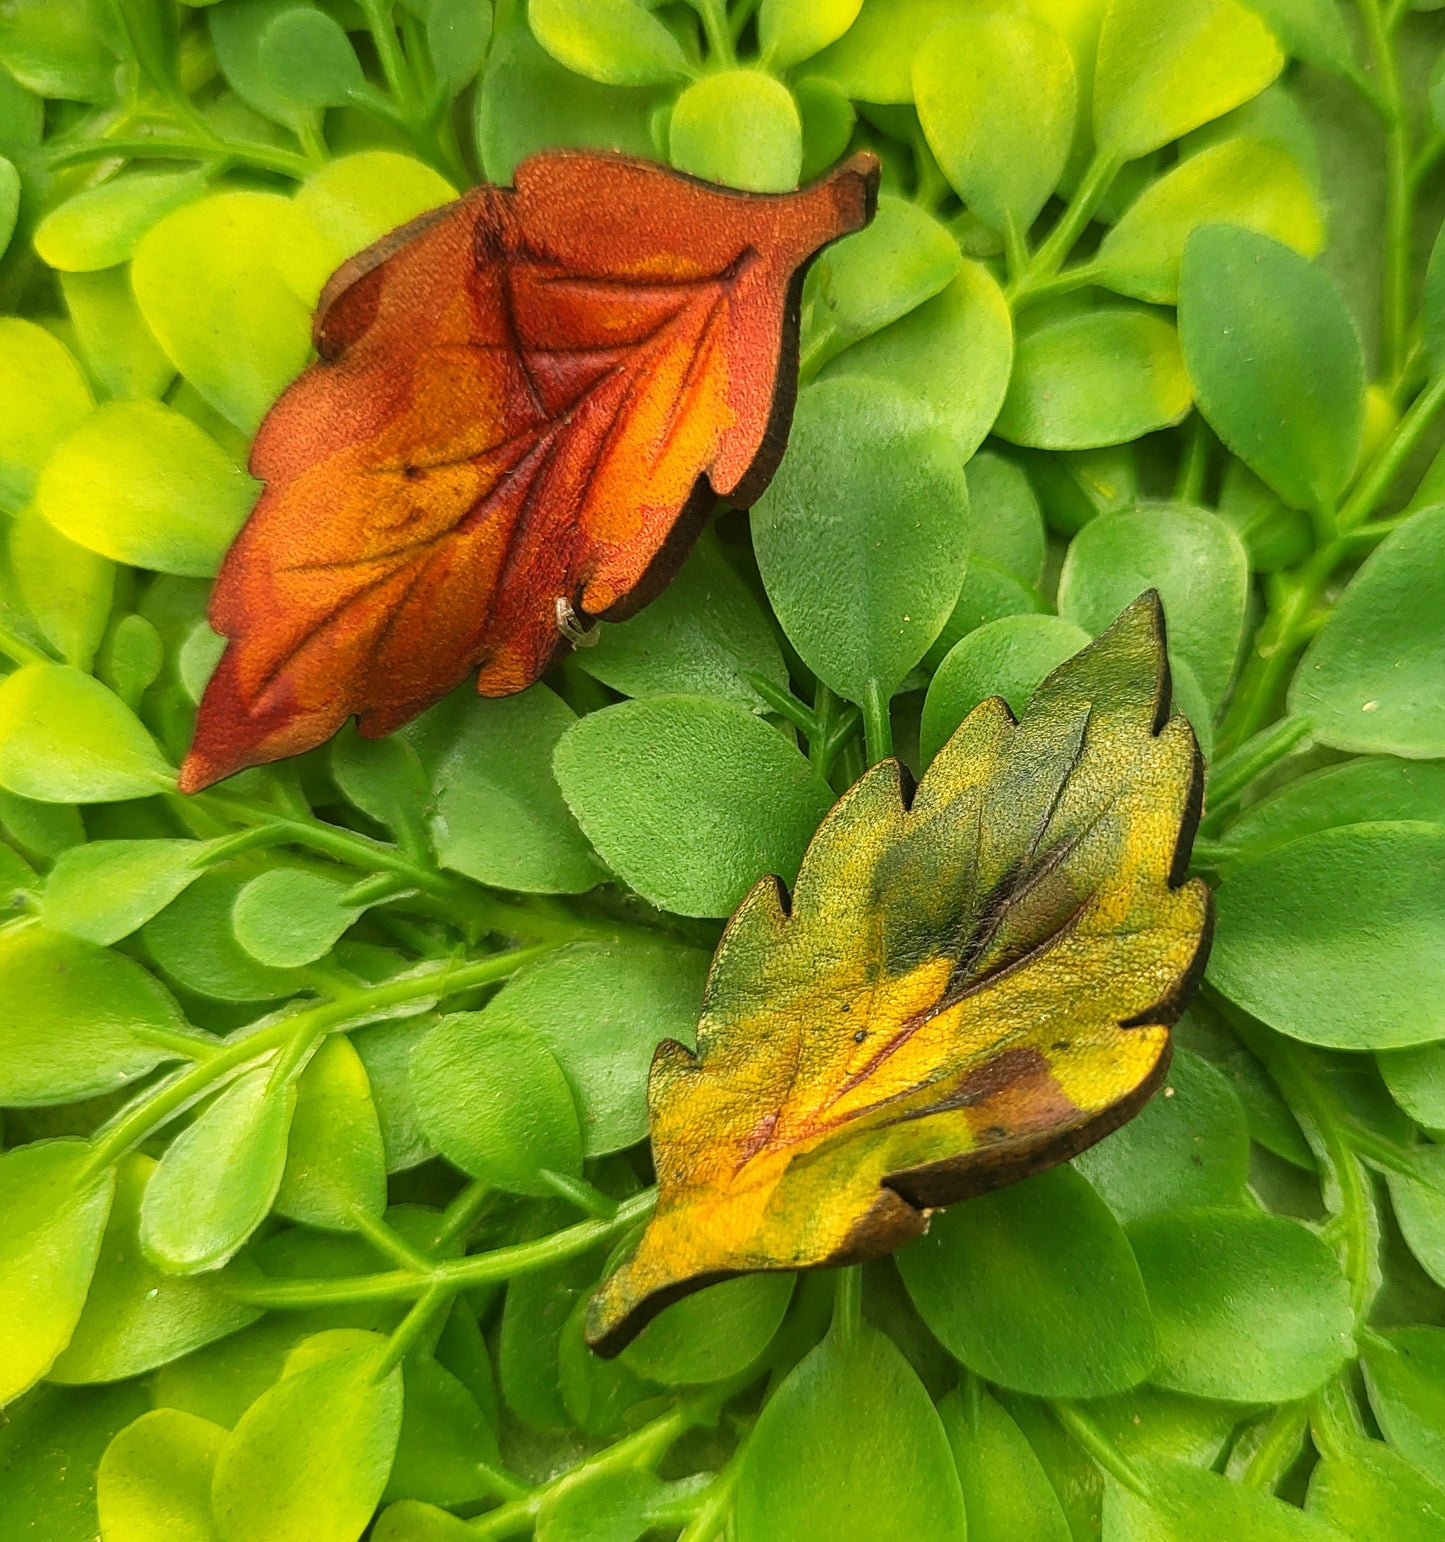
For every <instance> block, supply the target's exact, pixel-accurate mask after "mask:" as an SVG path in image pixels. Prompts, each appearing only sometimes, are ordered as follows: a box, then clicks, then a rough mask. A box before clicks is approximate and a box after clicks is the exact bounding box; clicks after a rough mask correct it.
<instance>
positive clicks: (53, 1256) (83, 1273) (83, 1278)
mask: <svg viewBox="0 0 1445 1542" xmlns="http://www.w3.org/2000/svg"><path fill="white" fill-rule="evenodd" d="M89 1159H90V1147H89V1145H87V1144H86V1143H85V1142H84V1141H72V1140H45V1141H37V1142H35V1143H34V1144H32V1145H28V1146H18V1147H16V1148H15V1149H14V1150H13V1151H7V1152H4V1153H3V1154H0V1215H4V1217H5V1225H4V1227H3V1228H0V1404H3V1403H9V1402H11V1401H12V1400H13V1399H15V1398H17V1397H19V1395H20V1394H21V1393H22V1392H24V1391H25V1389H26V1388H27V1387H29V1386H31V1385H32V1384H33V1383H35V1382H36V1381H38V1380H39V1379H40V1378H41V1377H42V1376H44V1375H45V1373H46V1372H47V1371H48V1370H49V1369H50V1367H51V1366H52V1365H53V1364H54V1363H55V1358H56V1356H57V1355H58V1354H59V1353H60V1352H61V1350H63V1349H64V1348H65V1346H66V1345H67V1344H68V1343H69V1342H70V1335H71V1334H72V1333H73V1332H74V1331H75V1325H76V1323H77V1322H78V1321H79V1320H80V1312H81V1308H82V1307H83V1306H84V1305H85V1295H86V1292H87V1291H88V1290H89V1288H90V1278H91V1275H92V1274H93V1273H94V1272H95V1261H96V1259H97V1257H98V1256H99V1254H100V1239H101V1236H102V1234H103V1232H104V1231H105V1221H106V1216H107V1215H108V1214H109V1212H110V1200H111V1194H112V1193H113V1191H114V1188H115V1178H114V1174H113V1173H112V1172H111V1171H110V1169H109V1168H104V1169H102V1170H101V1171H100V1172H98V1173H93V1174H92V1173H87V1171H86V1168H87V1165H88V1163H89Z"/></svg>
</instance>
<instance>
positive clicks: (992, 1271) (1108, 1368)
mask: <svg viewBox="0 0 1445 1542" xmlns="http://www.w3.org/2000/svg"><path fill="white" fill-rule="evenodd" d="M898 1267H899V1268H900V1269H901V1270H902V1272H903V1279H904V1282H905V1283H906V1284H907V1286H908V1291H909V1294H910V1295H911V1296H912V1297H913V1301H914V1304H915V1305H916V1306H917V1307H918V1310H919V1311H920V1312H921V1313H922V1314H923V1320H924V1321H925V1322H926V1323H927V1324H928V1326H929V1327H930V1328H931V1329H932V1330H933V1332H934V1334H935V1335H936V1336H937V1337H938V1338H939V1340H940V1341H941V1342H942V1343H943V1345H944V1347H945V1348H946V1349H947V1350H948V1351H949V1353H950V1354H952V1355H953V1356H954V1357H955V1358H957V1359H958V1360H960V1361H961V1362H962V1363H963V1364H964V1365H966V1366H967V1367H968V1368H969V1369H970V1370H972V1371H976V1372H977V1373H978V1374H979V1375H980V1376H982V1377H984V1378H985V1379H986V1380H988V1381H993V1382H998V1383H999V1384H1000V1385H1002V1386H1007V1387H1013V1388H1015V1389H1016V1390H1018V1391H1020V1392H1033V1393H1036V1394H1038V1395H1040V1396H1043V1397H1101V1396H1103V1395H1105V1394H1107V1393H1110V1392H1121V1391H1123V1390H1124V1389H1125V1388H1126V1387H1132V1386H1134V1385H1135V1384H1136V1383H1138V1382H1140V1381H1142V1380H1143V1379H1144V1378H1145V1376H1147V1375H1148V1374H1149V1370H1150V1367H1151V1366H1152V1365H1153V1363H1154V1330H1153V1328H1152V1326H1151V1324H1150V1320H1149V1302H1148V1299H1147V1298H1146V1296H1145V1294H1144V1285H1143V1282H1142V1281H1141V1279H1140V1277H1139V1270H1138V1268H1137V1266H1136V1265H1135V1263H1134V1257H1133V1254H1132V1253H1131V1252H1130V1250H1129V1244H1128V1242H1127V1241H1126V1240H1125V1237H1124V1233H1123V1231H1122V1230H1121V1229H1120V1227H1119V1223H1118V1222H1117V1221H1116V1220H1115V1219H1114V1218H1113V1216H1112V1215H1110V1213H1109V1210H1108V1207H1107V1206H1106V1205H1105V1204H1104V1202H1103V1200H1101V1199H1100V1198H1099V1197H1098V1196H1097V1195H1096V1194H1095V1193H1094V1191H1093V1190H1092V1189H1091V1188H1090V1187H1089V1185H1088V1184H1087V1183H1086V1182H1085V1181H1084V1179H1083V1178H1082V1177H1080V1175H1079V1174H1078V1173H1075V1172H1072V1171H1070V1170H1069V1169H1068V1168H1066V1167H1058V1168H1054V1169H1053V1170H1052V1171H1051V1172H1045V1173H1039V1174H1037V1175H1036V1176H1034V1177H1032V1178H1029V1179H1027V1180H1026V1181H1025V1182H1023V1183H1015V1184H1012V1185H1011V1186H1009V1187H1007V1188H1001V1189H995V1190H993V1191H992V1192H990V1193H987V1194H981V1195H979V1196H978V1197H977V1198H976V1199H972V1200H970V1201H969V1202H968V1203H967V1204H964V1205H956V1206H954V1207H953V1208H952V1209H949V1210H944V1211H940V1212H939V1213H938V1214H937V1215H935V1216H934V1217H933V1224H932V1226H931V1227H930V1229H929V1231H928V1234H927V1235H926V1236H924V1237H920V1238H919V1239H918V1241H917V1242H914V1243H910V1244H909V1246H908V1247H906V1248H904V1249H902V1250H901V1251H900V1252H899V1254H898Z"/></svg>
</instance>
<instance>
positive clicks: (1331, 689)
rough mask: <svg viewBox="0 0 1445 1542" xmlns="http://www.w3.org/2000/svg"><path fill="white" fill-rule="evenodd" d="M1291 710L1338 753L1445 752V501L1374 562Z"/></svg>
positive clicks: (1314, 649) (1327, 629)
mask: <svg viewBox="0 0 1445 1542" xmlns="http://www.w3.org/2000/svg"><path fill="white" fill-rule="evenodd" d="M1289 707H1290V711H1291V712H1293V713H1296V714H1298V715H1299V716H1301V717H1307V718H1309V720H1310V722H1311V724H1312V726H1313V729H1314V735H1315V737H1316V738H1317V739H1319V740H1321V741H1322V742H1323V743H1325V744H1329V745H1332V746H1333V747H1334V748H1336V749H1341V750H1356V751H1364V752H1366V753H1377V754H1378V753H1383V754H1387V755H1406V756H1409V757H1411V758H1417V757H1420V758H1424V757H1432V756H1442V755H1445V505H1436V506H1435V507H1433V508H1429V509H1422V510H1421V511H1420V512H1419V513H1418V514H1416V515H1414V516H1413V517H1412V518H1410V519H1409V520H1407V521H1406V522H1405V524H1403V525H1402V526H1401V527H1400V528H1399V529H1398V530H1396V531H1394V532H1393V533H1392V534H1391V535H1390V536H1389V537H1387V539H1386V540H1384V541H1383V542H1382V543H1381V544H1380V545H1379V546H1378V547H1377V548H1376V549H1375V551H1373V552H1372V553H1371V554H1370V556H1369V557H1368V558H1367V559H1366V561H1365V563H1364V565H1363V566H1362V567H1361V568H1360V570H1359V572H1358V573H1356V574H1355V576H1354V578H1353V579H1352V580H1351V581H1350V583H1349V585H1348V586H1347V588H1346V589H1345V592H1344V593H1343V594H1342V595H1341V596H1340V598H1339V601H1338V603H1337V604H1336V606H1335V608H1334V610H1333V611H1332V612H1331V614H1330V616H1329V618H1328V620H1327V621H1326V622H1325V625H1324V626H1323V627H1322V628H1321V630H1320V633H1319V636H1318V637H1316V638H1315V640H1314V642H1312V643H1311V644H1310V647H1309V651H1308V652H1307V653H1306V654H1305V656H1304V658H1303V659H1302V660H1301V662H1300V666H1299V668H1298V669H1297V670H1296V672H1295V677H1294V681H1293V683H1292V684H1291V686H1290V696H1289Z"/></svg>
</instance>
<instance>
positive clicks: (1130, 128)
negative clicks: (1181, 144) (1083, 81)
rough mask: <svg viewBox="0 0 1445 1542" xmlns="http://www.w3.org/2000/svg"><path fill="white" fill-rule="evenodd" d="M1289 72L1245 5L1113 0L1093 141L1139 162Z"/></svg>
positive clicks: (1099, 68)
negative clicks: (1283, 73) (1284, 68)
mask: <svg viewBox="0 0 1445 1542" xmlns="http://www.w3.org/2000/svg"><path fill="white" fill-rule="evenodd" d="M1283 67H1284V55H1283V54H1282V53H1281V52H1280V49H1279V45H1278V44H1277V43H1276V42H1275V40H1274V37H1273V35H1272V34H1271V32H1270V30H1269V28H1268V27H1266V26H1265V24H1264V22H1263V21H1261V20H1260V18H1259V17H1258V16H1257V15H1256V14H1255V13H1254V12H1253V11H1250V10H1246V9H1245V7H1244V6H1243V5H1241V4H1239V3H1238V0H1170V3H1169V5H1168V6H1167V7H1163V8H1161V7H1160V6H1159V5H1158V4H1156V0H1110V4H1109V7H1108V9H1107V10H1106V11H1105V13H1104V24H1103V28H1102V29H1101V31H1100V34H1099V56H1098V63H1097V65H1096V67H1095V71H1094V141H1095V143H1096V144H1097V145H1098V147H1099V149H1100V150H1101V151H1103V152H1104V153H1106V154H1109V155H1114V156H1117V157H1118V158H1119V159H1120V160H1133V159H1134V158H1135V157H1137V156H1140V155H1147V154H1148V153H1149V151H1150V150H1157V149H1158V148H1159V147H1160V146H1161V145H1167V144H1168V143H1169V141H1170V140H1171V139H1178V138H1180V137H1181V135H1184V134H1187V133H1188V132H1189V131H1190V129H1194V128H1198V127H1199V125H1200V124H1201V123H1208V122H1209V121H1210V119H1211V118H1218V117H1221V116H1222V115H1223V114H1224V113H1227V112H1228V111H1229V110H1230V108H1231V107H1238V106H1239V105H1240V103H1241V102H1247V101H1248V100H1249V99H1250V97H1252V96H1256V95H1257V94H1258V93H1259V92H1261V91H1263V90H1264V88H1265V87H1266V86H1267V85H1268V84H1269V83H1270V81H1272V80H1273V79H1274V78H1275V76H1276V75H1278V74H1279V72H1280V70H1281V69H1282V68H1283Z"/></svg>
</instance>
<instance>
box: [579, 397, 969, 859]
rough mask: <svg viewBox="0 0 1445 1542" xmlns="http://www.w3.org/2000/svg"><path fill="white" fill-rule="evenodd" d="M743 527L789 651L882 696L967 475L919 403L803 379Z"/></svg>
mask: <svg viewBox="0 0 1445 1542" xmlns="http://www.w3.org/2000/svg"><path fill="white" fill-rule="evenodd" d="M752 524H753V544H754V547H755V549H756V551H757V557H758V567H759V570H760V571H761V573H762V577H763V583H764V584H765V585H766V587H767V591H768V598H769V599H770V600H771V601H772V604H773V609H774V610H775V611H776V612H777V616H778V619H779V621H780V622H781V623H782V625H783V630H784V631H785V632H786V633H787V635H788V638H789V641H791V642H792V644H793V646H794V647H795V648H796V649H797V650H798V652H799V654H801V656H802V658H803V662H804V663H805V664H807V666H808V667H809V668H810V669H811V670H813V672H814V673H815V674H817V675H818V677H819V678H820V679H822V680H823V681H824V682H825V683H826V684H827V685H829V686H830V687H831V688H832V689H833V690H835V691H837V692H838V694H839V695H841V696H844V697H847V698H848V700H850V701H857V702H862V701H863V700H865V699H866V698H867V696H868V695H869V693H870V692H877V693H879V694H881V696H882V697H883V698H884V700H886V699H887V698H888V697H890V696H891V695H893V693H894V692H895V691H896V690H897V689H898V687H899V686H900V685H901V684H902V681H903V677H904V676H905V675H906V674H907V673H908V671H909V670H910V669H912V668H913V666H914V665H915V664H917V663H918V661H919V660H920V659H921V658H922V657H923V655H924V653H925V652H926V651H927V650H928V646H929V644H930V643H932V642H933V640H934V638H935V637H937V636H938V634H939V632H940V631H941V630H942V629H943V625H944V623H945V621H947V619H948V617H949V614H950V613H951V612H952V610H953V607H954V604H955V603H956V602H957V600H958V595H959V590H960V588H961V587H962V583H963V573H964V567H965V564H966V560H967V559H966V551H965V542H966V540H967V534H968V483H967V481H966V479H965V477H964V473H963V466H962V463H961V462H960V460H959V456H958V452H957V450H956V449H955V448H954V445H953V444H952V442H951V441H950V440H949V438H948V436H947V435H946V434H944V433H943V431H942V430H941V429H940V428H939V427H938V426H937V425H936V424H935V422H934V420H933V416H932V414H931V413H930V412H929V410H928V408H927V407H926V405H925V404H924V403H923V402H922V401H920V400H919V399H918V398H917V397H915V396H912V395H909V394H908V393H906V392H904V391H902V390H900V389H899V388H898V387H896V386H891V385H887V384H885V383H884V382H883V381H880V380H869V379H866V378H846V377H845V378H843V379H839V380H830V381H826V382H822V383H820V384H817V385H813V386H809V387H808V388H807V390H805V391H804V392H803V394H802V396H801V398H800V399H799V402H798V410H797V415H796V417H795V419H794V423H793V432H792V439H791V442H790V444H789V446H788V454H787V455H786V457H785V458H784V460H783V464H782V465H781V466H780V467H779V468H778V474H777V476H776V477H775V478H774V479H773V483H772V486H771V487H769V489H768V491H767V492H766V493H764V495H763V497H762V498H761V499H760V500H759V502H758V504H757V506H756V507H755V509H754V511H753V518H752ZM604 855H605V853H604ZM624 876H625V875H624Z"/></svg>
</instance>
